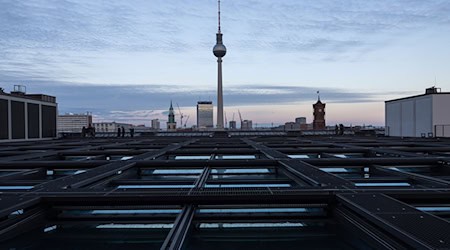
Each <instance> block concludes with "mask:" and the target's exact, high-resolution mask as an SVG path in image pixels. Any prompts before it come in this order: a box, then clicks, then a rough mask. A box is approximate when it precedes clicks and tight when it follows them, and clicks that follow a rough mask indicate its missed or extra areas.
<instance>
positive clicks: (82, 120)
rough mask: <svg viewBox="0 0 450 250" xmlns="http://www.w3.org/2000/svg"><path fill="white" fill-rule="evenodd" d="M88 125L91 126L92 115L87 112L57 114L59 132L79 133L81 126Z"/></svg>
mask: <svg viewBox="0 0 450 250" xmlns="http://www.w3.org/2000/svg"><path fill="white" fill-rule="evenodd" d="M89 126H92V115H91V114H89V113H87V114H64V115H58V132H59V133H81V130H82V128H83V127H85V128H88V127H89Z"/></svg>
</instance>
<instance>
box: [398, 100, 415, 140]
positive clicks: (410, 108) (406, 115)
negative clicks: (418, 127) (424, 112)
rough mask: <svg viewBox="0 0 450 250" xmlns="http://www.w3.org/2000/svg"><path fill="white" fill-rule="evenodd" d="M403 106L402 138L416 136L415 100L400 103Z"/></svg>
mask: <svg viewBox="0 0 450 250" xmlns="http://www.w3.org/2000/svg"><path fill="white" fill-rule="evenodd" d="M400 106H401V117H400V119H401V136H406V137H413V136H415V134H416V133H415V126H414V124H415V117H414V116H415V113H416V112H415V100H413V99H408V100H404V101H402V102H401V103H400Z"/></svg>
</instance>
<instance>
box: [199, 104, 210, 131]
mask: <svg viewBox="0 0 450 250" xmlns="http://www.w3.org/2000/svg"><path fill="white" fill-rule="evenodd" d="M213 121H214V117H213V104H212V102H211V101H200V102H197V128H198V129H200V130H201V129H212V128H214V124H213Z"/></svg>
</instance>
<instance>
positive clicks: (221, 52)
mask: <svg viewBox="0 0 450 250" xmlns="http://www.w3.org/2000/svg"><path fill="white" fill-rule="evenodd" d="M218 22H219V29H218V31H217V34H216V45H214V48H213V53H214V55H215V56H216V57H217V125H216V127H217V129H219V130H221V129H223V128H224V127H223V93H222V57H224V56H225V54H226V53H227V48H226V47H225V45H223V42H222V32H221V31H220V0H218Z"/></svg>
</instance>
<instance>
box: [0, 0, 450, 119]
mask: <svg viewBox="0 0 450 250" xmlns="http://www.w3.org/2000/svg"><path fill="white" fill-rule="evenodd" d="M216 4H217V3H216V1H213V0H208V1H206V0H198V1H188V0H165V1H164V0H150V1H144V0H142V1H137V0H136V1H135V0H131V1H119V0H111V1H79V0H77V1H68V0H28V1H9V0H0V87H3V88H5V89H6V90H10V89H11V88H12V86H13V85H14V84H18V83H21V84H24V85H26V86H27V88H28V92H44V93H47V94H53V95H55V96H57V98H58V99H57V100H58V102H59V110H60V112H62V113H65V112H85V111H92V112H93V113H94V115H95V117H96V119H98V120H105V121H106V120H116V121H124V122H127V121H129V122H132V123H145V124H147V125H148V124H149V122H150V119H153V118H160V119H166V117H165V113H164V111H165V110H166V109H167V107H168V105H169V102H170V100H173V101H174V103H178V104H179V105H180V107H181V108H182V110H183V112H184V113H186V114H189V115H191V118H190V122H189V124H193V122H194V121H195V104H196V102H197V101H198V100H212V101H213V102H214V103H215V100H216V97H215V93H216V85H217V83H216V78H217V77H216V74H217V72H216V70H217V69H216V67H217V66H216V58H215V57H214V56H213V54H212V51H211V50H212V47H213V45H214V44H215V33H216V31H217V12H216V11H217V10H216V8H217V6H216ZM448 13H450V1H447V0H378V1H359V0H346V1H338V0H335V1H331V0H314V1H313V0H310V1H294V0H293V1H290V0H289V1H288V0H286V1H275V0H258V1H251V0H250V1H237V0H223V1H222V32H223V33H224V43H225V45H226V46H227V48H228V53H227V55H226V56H225V58H224V65H223V67H224V69H223V70H224V103H225V106H226V108H225V111H227V112H228V116H229V119H230V117H231V114H232V113H236V114H237V110H238V109H240V110H241V111H244V112H245V118H246V119H253V120H254V122H257V123H260V124H263V123H265V124H270V123H272V122H274V123H283V122H285V121H292V120H294V118H295V117H298V116H306V117H307V118H308V120H309V122H310V121H311V119H312V107H311V104H312V103H313V102H314V101H315V100H316V98H317V96H316V91H317V90H320V91H321V97H322V100H323V101H325V102H326V103H327V122H328V123H329V124H334V123H345V124H350V123H352V124H357V123H366V124H376V125H383V123H384V118H383V117H384V104H383V101H384V100H388V99H392V98H397V97H402V96H405V95H411V94H420V93H423V92H424V90H425V88H426V87H430V86H432V85H434V84H435V81H434V79H435V77H436V78H437V86H438V87H441V88H442V89H443V91H449V90H450V72H449V70H448V65H449V61H450V48H449V46H448V44H450V15H449V14H448ZM367 114H370V116H369V115H367Z"/></svg>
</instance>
